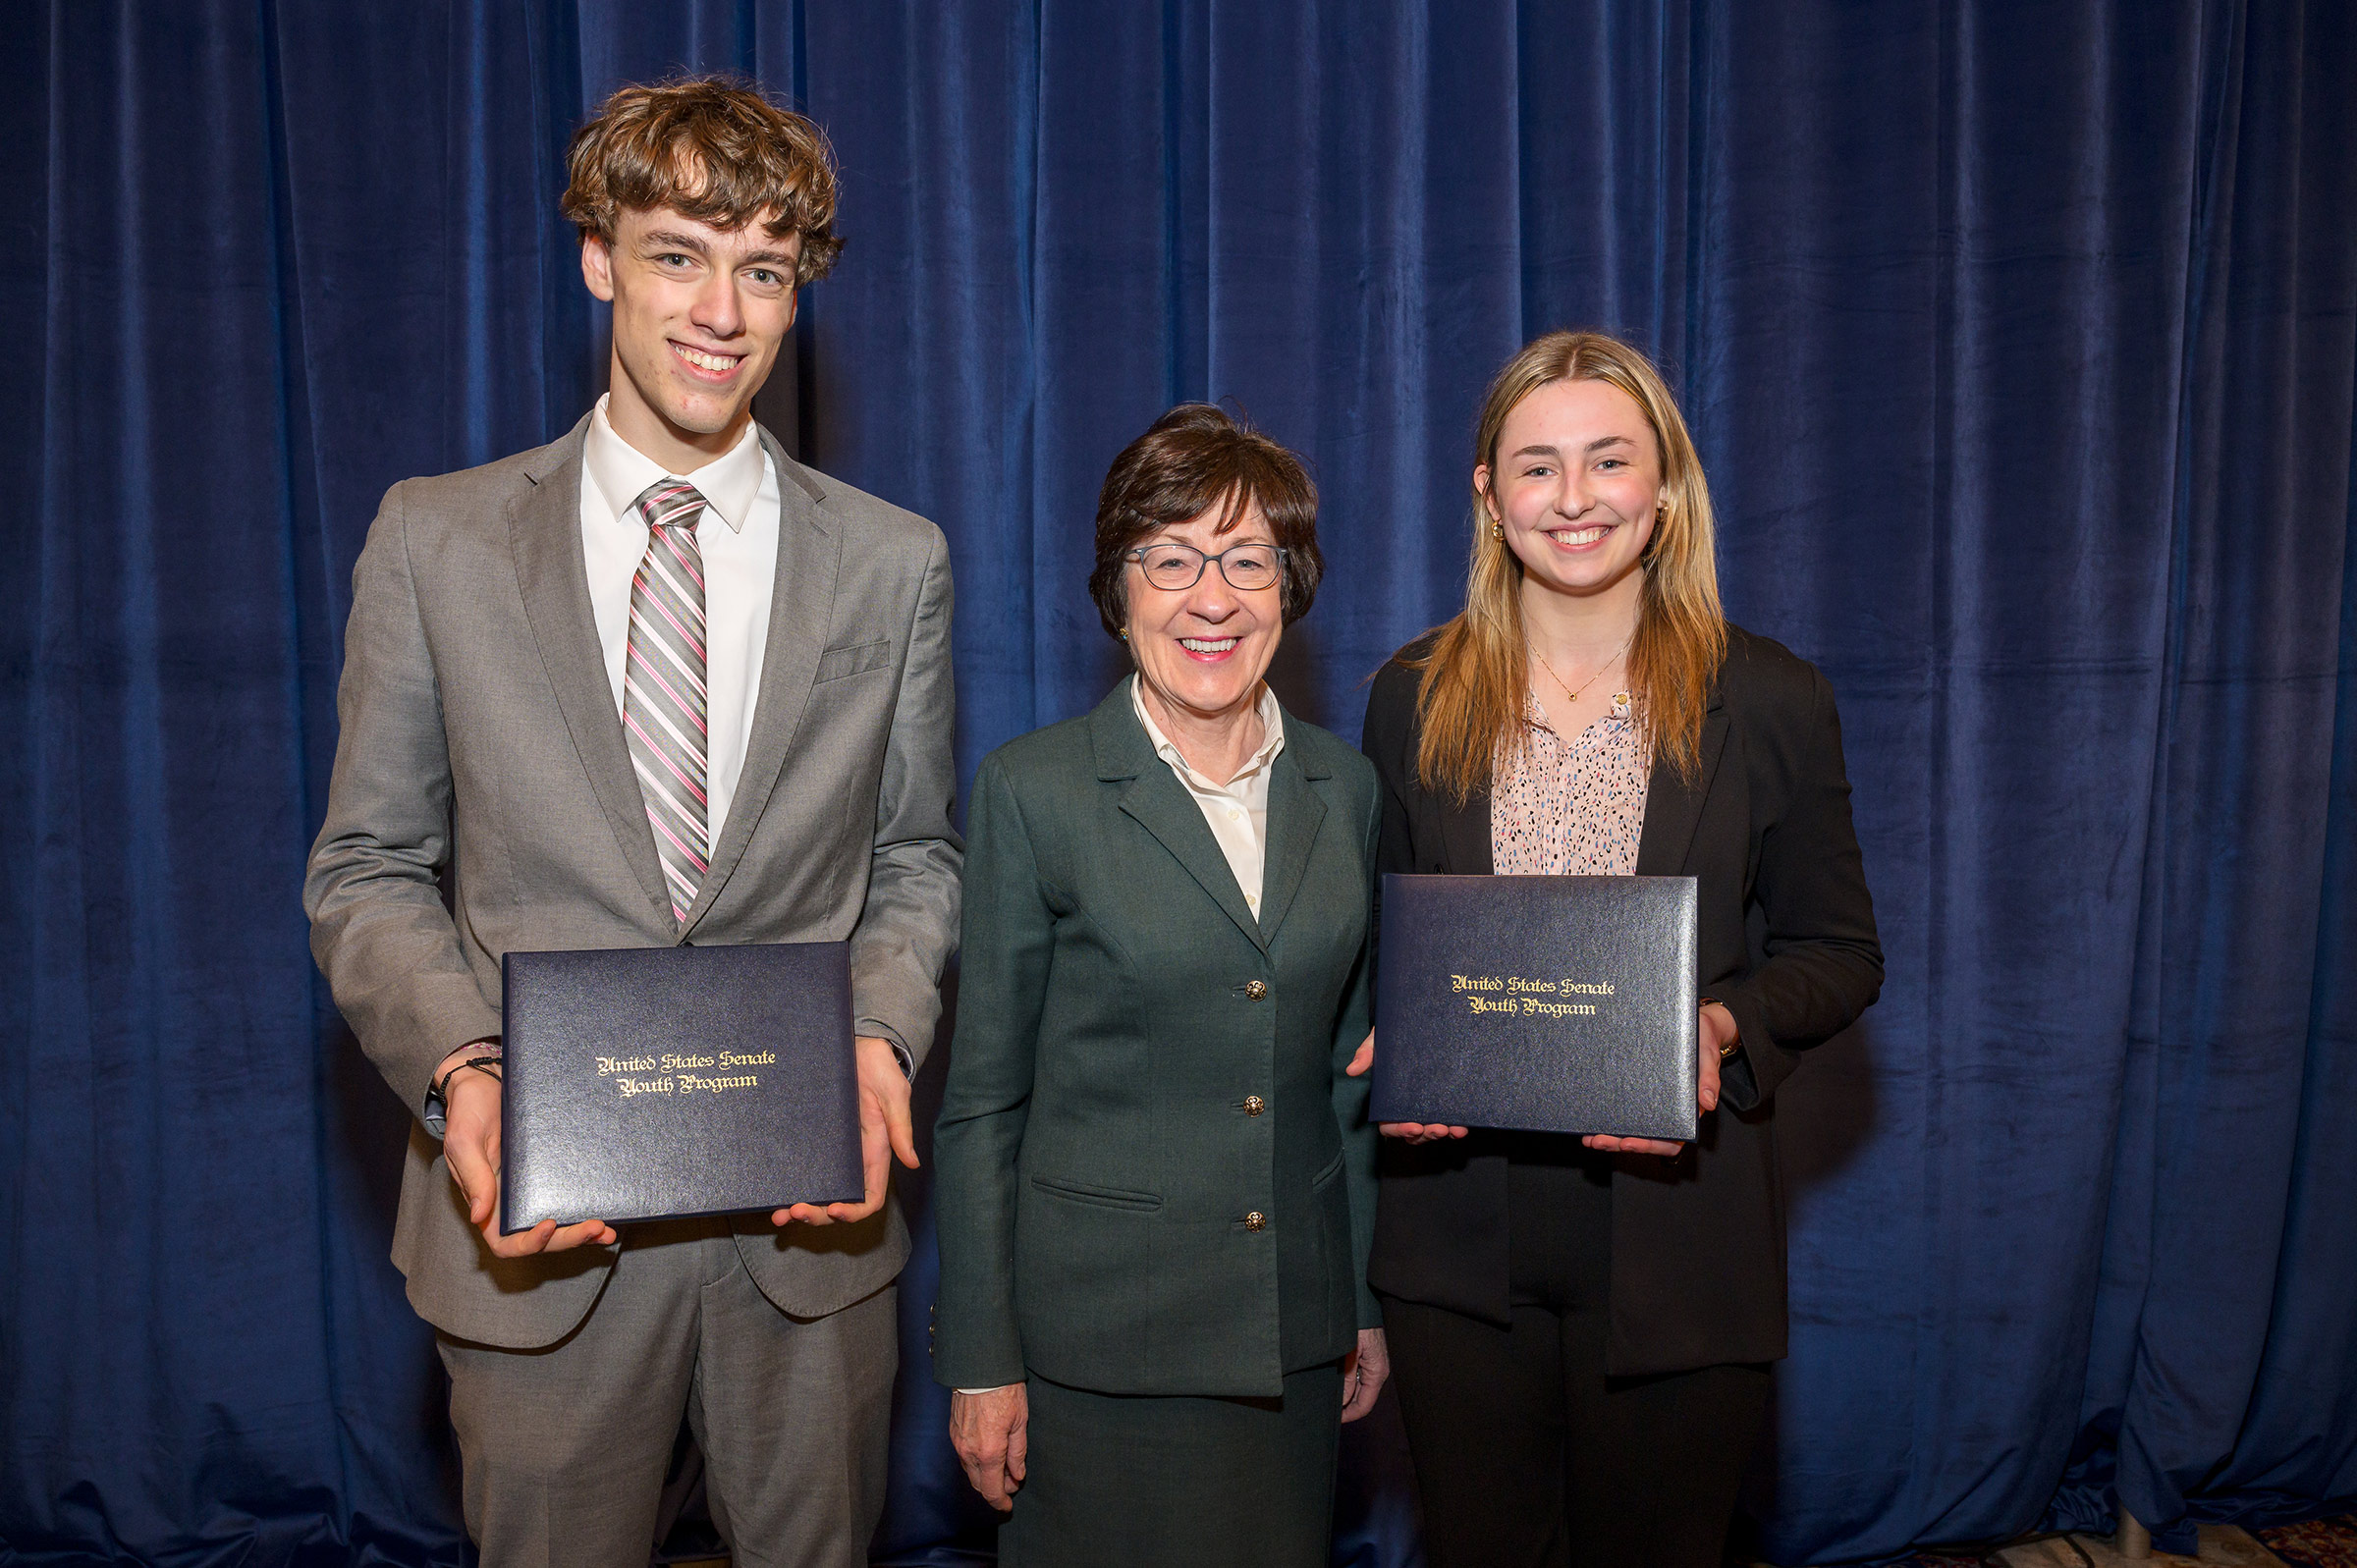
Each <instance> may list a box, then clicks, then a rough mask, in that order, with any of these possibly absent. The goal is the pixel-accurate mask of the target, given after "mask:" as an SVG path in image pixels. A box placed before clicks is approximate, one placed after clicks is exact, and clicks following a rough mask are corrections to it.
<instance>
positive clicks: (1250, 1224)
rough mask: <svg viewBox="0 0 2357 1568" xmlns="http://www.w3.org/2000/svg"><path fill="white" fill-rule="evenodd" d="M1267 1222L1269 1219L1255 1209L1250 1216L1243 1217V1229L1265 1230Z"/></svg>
mask: <svg viewBox="0 0 2357 1568" xmlns="http://www.w3.org/2000/svg"><path fill="white" fill-rule="evenodd" d="M1268 1222H1269V1217H1268V1216H1267V1215H1264V1214H1262V1213H1261V1212H1260V1211H1259V1210H1257V1209H1255V1210H1253V1211H1252V1212H1251V1213H1250V1214H1248V1215H1246V1216H1244V1228H1245V1229H1246V1230H1261V1229H1265V1228H1266V1227H1267V1225H1268Z"/></svg>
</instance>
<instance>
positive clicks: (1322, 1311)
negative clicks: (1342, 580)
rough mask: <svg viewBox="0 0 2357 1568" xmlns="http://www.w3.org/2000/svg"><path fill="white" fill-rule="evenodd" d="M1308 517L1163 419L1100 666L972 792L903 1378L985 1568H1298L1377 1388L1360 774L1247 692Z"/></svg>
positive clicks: (1135, 482)
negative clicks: (941, 1407) (975, 1531)
mask: <svg viewBox="0 0 2357 1568" xmlns="http://www.w3.org/2000/svg"><path fill="white" fill-rule="evenodd" d="M1316 520H1317V503H1316V493H1315V491H1314V490H1313V489H1312V487H1311V486H1310V483H1309V479H1308V476H1307V475H1306V474H1305V473H1304V472H1303V471H1302V469H1301V465H1300V462H1299V461H1298V460H1296V459H1295V458H1294V457H1293V455H1292V454H1290V453H1288V452H1287V451H1286V450H1285V449H1284V448H1282V447H1280V446H1278V445H1277V444H1276V443H1275V442H1272V441H1270V440H1269V439H1268V438H1266V437H1265V436H1262V435H1260V434H1258V433H1257V432H1255V431H1252V430H1250V429H1249V428H1247V427H1244V426H1242V425H1239V424H1238V423H1236V422H1235V421H1233V420H1232V419H1231V418H1230V417H1229V416H1228V415H1227V414H1225V413H1223V412H1221V411H1220V410H1219V409H1217V408H1212V407H1208V406H1202V405H1188V406H1181V407H1178V408H1176V409H1173V410H1172V411H1171V412H1170V413H1168V414H1166V415H1164V416H1163V417H1162V418H1161V419H1160V420H1158V421H1157V422H1156V423H1155V424H1154V426H1153V427H1152V428H1151V429H1149V430H1148V431H1147V432H1146V433H1145V434H1144V435H1143V436H1141V437H1139V438H1138V439H1137V440H1136V441H1135V442H1133V443H1131V445H1130V446H1129V447H1128V448H1127V449H1126V450H1125V451H1124V452H1123V454H1122V455H1121V457H1120V458H1119V459H1118V460H1116V461H1115V462H1114V465H1113V468H1112V471H1111V472H1110V473H1109V474H1108V475H1107V477H1106V481H1105V488H1104V492H1103V495H1102V497H1101V499H1100V502H1099V505H1098V512H1097V565H1096V570H1095V572H1094V574H1093V575H1092V577H1091V580H1090V587H1091V591H1092V593H1093V594H1094V597H1095V599H1096V602H1097V607H1098V610H1099V613H1100V615H1101V617H1102V618H1103V620H1104V622H1105V627H1106V629H1107V631H1109V632H1111V633H1112V634H1114V635H1115V636H1118V637H1120V638H1122V639H1123V640H1124V642H1125V643H1126V644H1127V646H1128V650H1129V652H1130V654H1131V656H1132V657H1133V658H1134V660H1135V661H1136V665H1137V674H1136V676H1134V678H1125V679H1124V680H1123V681H1122V682H1121V684H1120V685H1119V686H1117V687H1116V688H1115V689H1114V691H1113V692H1112V694H1111V695H1109V696H1108V697H1107V698H1106V699H1105V701H1104V702H1103V703H1101V704H1100V705H1099V706H1098V707H1097V709H1096V711H1095V712H1093V713H1091V714H1089V715H1088V716H1086V717H1085V718H1080V719H1074V720H1070V721H1068V722H1066V723H1064V724H1060V725H1052V726H1050V727H1049V728H1047V729H1045V730H1038V731H1035V732H1034V733H1031V734H1028V735H1025V736H1023V737H1022V738H1020V739H1018V740H1014V741H1013V742H1011V743H1009V744H1008V745H1006V746H1003V747H1001V748H1000V749H999V750H997V751H995V752H993V753H992V754H991V755H990V756H989V757H987V758H985V759H984V760H983V763H982V767H981V771H980V773H979V774H978V775H977V777H976V778H975V781H974V790H973V796H972V800H971V802H970V805H969V807H968V828H967V847H966V862H965V914H964V958H963V963H962V970H961V979H960V983H959V1007H958V1029H957V1036H956V1041H955V1044H954V1046H953V1050H952V1055H951V1063H950V1077H949V1086H948V1090H947V1093H946V1096H945V1098H944V1100H943V1103H942V1109H941V1119H940V1122H939V1124H938V1126H937V1128H936V1131H935V1134H934V1151H935V1155H934V1158H935V1160H936V1161H937V1162H938V1167H939V1169H938V1175H937V1177H936V1185H935V1189H934V1190H935V1193H936V1198H935V1203H936V1206H937V1214H938V1222H939V1228H940V1238H941V1263H942V1279H941V1294H940V1300H939V1306H938V1308H937V1313H936V1327H935V1334H934V1345H933V1364H934V1376H935V1377H936V1378H938V1379H940V1380H941V1381H943V1382H945V1383H948V1384H950V1385H951V1386H953V1387H954V1388H956V1389H957V1390H958V1392H957V1393H956V1394H955V1395H954V1396H953V1402H952V1412H951V1436H952V1439H953V1441H954V1442H955V1443H956V1445H957V1448H958V1452H959V1458H960V1459H961V1460H962V1461H963V1463H964V1465H965V1469H966V1474H967V1475H968V1476H969V1477H970V1478H971V1479H972V1481H973V1483H974V1486H975V1487H976V1488H977V1489H979V1490H980V1491H981V1493H982V1494H983V1496H985V1497H986V1498H988V1499H989V1500H990V1501H991V1502H992V1503H993V1504H994V1505H996V1506H998V1507H1001V1508H1012V1510H1013V1513H1012V1517H1011V1518H1010V1520H1009V1522H1008V1525H1007V1527H1006V1529H1005V1530H1003V1531H1002V1532H1001V1542H1000V1549H1001V1561H1003V1562H1006V1563H1009V1564H1011V1565H1014V1568H1056V1565H1061V1564H1082V1563H1085V1564H1105V1563H1121V1564H1124V1565H1126V1568H1139V1565H1152V1564H1158V1563H1171V1564H1179V1563H1184V1564H1187V1565H1190V1568H1201V1565H1212V1564H1222V1563H1233V1564H1239V1565H1240V1564H1253V1565H1256V1568H1258V1565H1284V1564H1301V1565H1304V1568H1306V1565H1309V1564H1322V1563H1324V1562H1325V1561H1326V1560H1327V1556H1328V1553H1329V1542H1330V1539H1331V1537H1330V1532H1331V1512H1332V1505H1333V1487H1334V1464H1335V1452H1336V1445H1337V1442H1336V1440H1337V1435H1338V1429H1339V1423H1340V1422H1342V1421H1349V1420H1353V1419H1355V1418H1356V1417H1357V1416H1359V1415H1362V1414H1364V1413H1365V1412H1366V1411H1367V1410H1368V1409H1369V1408H1370V1407H1371V1406H1372V1405H1373V1403H1374V1400H1375V1394H1376V1391H1377V1389H1378V1388H1379V1387H1380V1386H1381V1383H1382V1380H1383V1377H1384V1372H1385V1368H1386V1364H1387V1363H1386V1358H1385V1354H1384V1347H1383V1330H1382V1328H1381V1327H1380V1326H1379V1325H1380V1323H1381V1321H1382V1320H1381V1318H1380V1317H1379V1316H1378V1311H1377V1308H1376V1304H1375V1299H1374V1297H1373V1295H1372V1294H1371V1293H1370V1292H1369V1291H1368V1289H1367V1285H1366V1262H1367V1250H1368V1246H1369V1242H1370V1237H1371V1235H1372V1230H1371V1226H1372V1222H1373V1217H1374V1162H1375V1133H1374V1129H1373V1128H1372V1127H1370V1126H1369V1125H1368V1123H1367V1120H1366V1114H1365V1109H1366V1087H1365V1086H1366V1080H1365V1079H1364V1078H1354V1077H1350V1076H1348V1075H1347V1074H1346V1073H1345V1070H1344V1069H1345V1066H1346V1064H1347V1063H1348V1062H1349V1060H1350V1057H1351V1055H1352V1054H1353V1051H1354V1049H1355V1048H1356V1047H1357V1046H1358V1044H1359V1042H1360V1041H1361V1039H1362V1038H1363V1037H1364V1036H1365V1034H1366V1033H1367V1028H1368V987H1369V983H1370V980H1369V975H1368V957H1369V951H1368V947H1369V906H1370V902H1371V893H1372V891H1373V868H1374V863H1375V847H1376V835H1377V831H1378V826H1379V817H1378V800H1377V794H1376V782H1375V775H1374V771H1373V769H1372V768H1371V767H1370V766H1369V764H1368V763H1367V762H1366V761H1365V759H1364V758H1362V757H1361V756H1360V755H1359V754H1358V753H1357V752H1356V751H1355V750H1353V749H1352V748H1350V747H1349V746H1347V745H1345V744H1343V742H1342V741H1341V740H1340V739H1338V738H1337V737H1335V736H1334V735H1332V734H1329V733H1328V732H1327V731H1325V730H1320V729H1318V728H1316V727H1315V726H1312V725H1307V724H1304V723H1302V722H1301V721H1300V720H1298V719H1296V718H1294V717H1293V716H1292V715H1290V714H1288V713H1286V712H1285V711H1284V710H1283V708H1282V707H1280V706H1279V704H1278V702H1277V700H1276V698H1275V697H1274V696H1272V695H1270V693H1269V690H1268V687H1267V685H1266V683H1265V682H1264V681H1263V679H1262V676H1263V675H1264V674H1265V673H1266V671H1267V670H1268V666H1269V660H1270V657H1271V656H1272V655H1273V654H1274V653H1275V652H1276V649H1277V643H1278V639H1279V637H1280V635H1281V634H1282V632H1283V629H1284V627H1285V626H1286V625H1287V624H1288V623H1289V622H1292V621H1293V620H1295V619H1297V618H1298V617H1299V616H1300V615H1301V614H1302V613H1303V612H1305V611H1306V610H1307V609H1308V608H1309V603H1310V598H1311V596H1312V594H1313V593H1314V591H1315V589H1316V586H1317V579H1318V572H1319V567H1320V562H1319V557H1318V549H1317V537H1316Z"/></svg>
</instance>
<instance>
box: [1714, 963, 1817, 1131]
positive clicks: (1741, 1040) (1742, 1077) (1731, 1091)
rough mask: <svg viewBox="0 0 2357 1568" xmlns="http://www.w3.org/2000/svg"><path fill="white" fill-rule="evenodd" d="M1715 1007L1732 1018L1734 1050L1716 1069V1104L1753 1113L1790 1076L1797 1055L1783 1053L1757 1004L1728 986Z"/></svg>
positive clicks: (1736, 989) (1738, 990)
mask: <svg viewBox="0 0 2357 1568" xmlns="http://www.w3.org/2000/svg"><path fill="white" fill-rule="evenodd" d="M1718 1000H1719V1004H1720V1005H1721V1006H1723V1007H1725V1008H1726V1009H1727V1011H1728V1012H1729V1013H1731V1014H1733V1015H1734V1020H1735V1040H1736V1050H1735V1054H1733V1055H1732V1056H1729V1057H1728V1058H1727V1060H1726V1062H1724V1063H1723V1064H1722V1065H1721V1067H1720V1069H1719V1103H1720V1104H1721V1105H1723V1106H1725V1107H1726V1108H1727V1109H1729V1110H1735V1111H1744V1110H1756V1109H1758V1108H1760V1107H1761V1106H1763V1105H1765V1104H1767V1102H1768V1097H1769V1096H1770V1095H1772V1094H1774V1093H1775V1092H1776V1086H1777V1085H1778V1084H1781V1083H1782V1082H1783V1081H1784V1080H1785V1079H1786V1078H1789V1077H1790V1076H1792V1069H1793V1068H1794V1067H1797V1066H1799V1065H1800V1054H1799V1053H1798V1052H1794V1051H1786V1050H1785V1049H1784V1048H1783V1047H1781V1046H1780V1045H1778V1044H1777V1043H1776V1038H1775V1037H1774V1036H1773V1035H1771V1034H1770V1033H1769V1032H1768V1020H1767V1018H1766V1017H1765V1016H1764V1015H1763V1014H1762V1013H1761V1011H1760V1006H1759V1003H1758V1002H1757V1001H1755V1000H1752V999H1751V998H1750V997H1747V996H1745V995H1744V993H1743V990H1742V988H1741V987H1739V986H1738V987H1730V988H1728V989H1727V991H1726V992H1725V993H1723V994H1722V995H1720V997H1719V999H1718Z"/></svg>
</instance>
